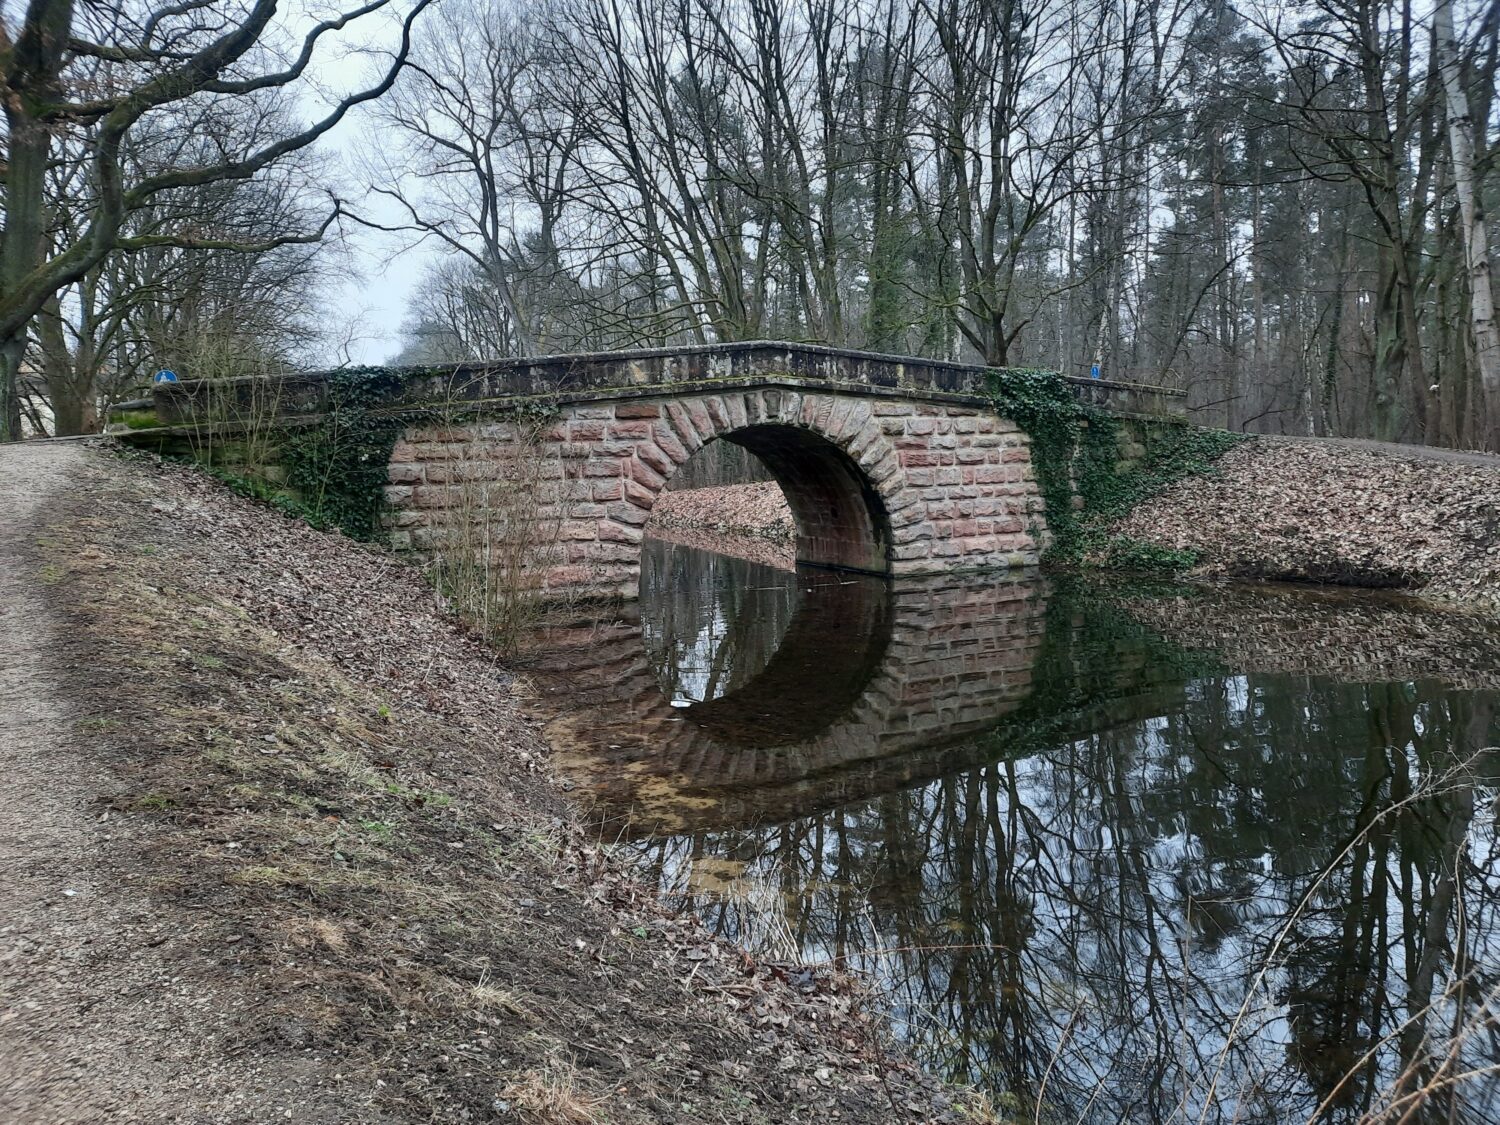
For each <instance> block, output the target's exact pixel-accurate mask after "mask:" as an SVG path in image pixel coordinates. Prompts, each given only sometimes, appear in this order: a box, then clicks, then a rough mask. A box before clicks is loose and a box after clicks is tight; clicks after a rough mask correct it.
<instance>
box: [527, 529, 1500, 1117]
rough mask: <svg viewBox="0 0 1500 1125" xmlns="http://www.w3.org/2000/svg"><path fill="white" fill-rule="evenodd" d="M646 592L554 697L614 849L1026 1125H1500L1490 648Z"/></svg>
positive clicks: (1433, 617)
mask: <svg viewBox="0 0 1500 1125" xmlns="http://www.w3.org/2000/svg"><path fill="white" fill-rule="evenodd" d="M642 565H643V577H642V584H641V598H640V601H639V603H638V604H635V605H631V606H628V607H625V608H624V609H622V610H617V611H613V612H611V613H610V614H609V615H607V616H604V617H601V618H599V619H597V620H587V621H578V622H573V623H572V624H570V625H569V626H567V627H565V628H561V627H560V628H556V629H553V630H551V631H549V632H548V633H547V635H546V637H545V640H544V642H543V644H542V645H541V647H540V649H539V651H538V653H537V654H536V655H535V663H536V667H537V669H538V672H537V675H538V682H539V684H540V686H541V690H542V693H543V697H544V700H550V701H551V702H550V704H549V714H550V715H551V716H552V718H551V721H550V724H549V735H550V737H551V739H552V741H553V744H554V746H555V747H556V748H557V750H558V754H559V760H560V762H561V764H562V767H563V769H564V771H565V773H566V774H567V775H568V776H570V777H571V778H572V780H573V782H574V784H575V793H576V795H577V796H579V797H580V799H581V800H582V801H583V802H584V803H585V805H586V806H587V808H588V809H589V810H590V814H591V815H592V816H593V817H594V818H595V819H596V821H597V824H598V827H599V831H600V832H601V833H602V834H603V835H604V837H605V838H606V839H608V840H610V841H614V842H617V843H618V844H619V845H620V846H621V847H623V848H625V849H628V850H630V851H631V852H633V853H635V854H636V856H637V857H638V859H639V863H640V866H641V871H642V872H643V875H644V877H645V878H647V879H649V880H652V881H654V882H655V883H656V884H657V886H658V887H659V888H660V893H661V895H662V896H663V897H664V898H665V899H666V900H668V901H669V902H671V903H672V904H674V905H677V906H680V907H682V908H684V909H687V910H691V911H693V912H695V913H696V914H698V915H699V916H700V917H701V918H702V919H703V921H704V922H705V924H707V925H708V926H709V927H711V928H712V929H713V930H714V931H715V932H717V933H720V934H722V935H724V936H725V937H726V938H729V939H731V940H733V941H735V942H738V943H741V944H743V945H744V946H746V947H748V948H749V949H751V950H753V951H755V952H756V953H758V954H760V955H762V956H764V957H767V958H774V959H785V960H788V961H792V960H797V961H804V962H823V963H833V964H837V965H839V966H842V967H846V968H849V969H852V970H856V971H858V972H860V973H862V974H864V975H865V976H867V977H868V979H869V980H870V981H872V982H873V984H874V986H875V988H876V989H877V990H878V991H879V993H880V994H881V995H882V996H883V997H884V998H885V1000H886V1003H887V1004H888V1007H889V1011H890V1013H891V1016H892V1019H893V1023H894V1027H895V1029H896V1031H897V1033H898V1034H899V1035H900V1036H901V1037H902V1038H903V1039H904V1040H906V1041H907V1042H908V1043H909V1044H910V1045H911V1047H912V1049H913V1050H914V1051H915V1052H916V1053H917V1054H918V1056H919V1057H920V1058H921V1060H922V1061H923V1062H924V1064H925V1065H927V1066H928V1067H930V1068H932V1069H933V1070H935V1071H937V1072H940V1073H942V1074H944V1075H946V1076H949V1077H952V1078H954V1079H957V1080H963V1081H968V1082H972V1083H975V1084H977V1085H978V1086H980V1087H982V1088H984V1089H985V1090H987V1091H988V1092H989V1093H990V1094H991V1096H992V1097H993V1098H994V1099H995V1101H996V1103H997V1104H998V1105H1000V1106H1002V1107H1004V1108H1006V1109H1008V1110H1009V1111H1010V1112H1011V1113H1013V1114H1015V1115H1016V1116H1017V1117H1018V1119H1021V1120H1025V1121H1032V1120H1038V1121H1042V1122H1075V1121H1077V1122H1094V1121H1098V1122H1117V1121H1129V1122H1136V1121H1139V1122H1150V1123H1157V1122H1162V1123H1165V1122H1215V1123H1218V1122H1231V1121H1236V1122H1281V1121H1305V1120H1318V1121H1340V1122H1342V1121H1351V1122H1352V1121H1357V1120H1360V1119H1361V1117H1362V1116H1363V1115H1365V1114H1367V1113H1373V1112H1374V1111H1377V1110H1381V1109H1382V1108H1383V1107H1394V1111H1393V1112H1392V1113H1391V1115H1390V1118H1389V1119H1390V1120H1393V1121H1394V1120H1411V1121H1462V1122H1470V1121H1500V1076H1497V1073H1496V1067H1497V1065H1500V1029H1497V1022H1496V1021H1497V1005H1500V995H1497V993H1500V853H1497V848H1496V831H1495V830H1496V816H1497V804H1496V799H1497V781H1500V760H1497V757H1500V756H1497V755H1496V754H1494V753H1492V752H1491V751H1489V750H1487V749H1486V748H1487V747H1491V746H1494V745H1495V744H1496V743H1497V742H1500V731H1497V729H1496V714H1495V699H1496V693H1497V691H1500V630H1497V628H1496V627H1495V626H1494V625H1493V624H1491V623H1488V622H1486V621H1484V620H1481V619H1477V618H1473V617H1468V616H1464V615H1459V614H1452V613H1437V612H1434V611H1431V610H1428V609H1423V608H1421V607H1419V606H1417V605H1415V604H1414V603H1411V602H1408V601H1401V600H1395V599H1391V598H1389V597H1376V596H1357V595H1353V594H1347V593H1346V594H1339V595H1333V594H1329V593H1319V592H1315V591H1311V590H1297V589H1287V588H1275V587H1232V586H1231V587H1206V586H1188V585H1181V584H1170V583H1161V584H1147V585H1122V584H1120V583H1118V582H1114V583H1103V582H1095V581H1082V580H1077V579H1071V580H1048V579H1043V578H1035V577H1034V578H1031V579H1029V580H1016V579H1006V578H998V579H997V578H996V577H994V576H992V575H991V576H982V577H981V576H975V577H971V578H963V579H960V578H954V577H951V576H950V577H946V578H943V579H941V580H906V581H902V582H899V583H895V584H891V583H887V582H884V581H880V580H876V579H871V578H864V577H858V576H852V575H840V574H835V573H831V572H818V571H811V570H803V571H792V570H789V569H785V568H782V567H778V566H773V565H765V564H762V563H755V562H750V561H746V560H744V559H739V558H732V557H729V556H725V555H720V554H714V553H711V552H708V551H704V550H700V549H695V548H692V547H687V546H683V545H678V544H673V543H668V542H663V541H657V540H648V542H647V544H646V549H645V554H644V557H643V562H642ZM1422 1088H1427V1089H1428V1090H1430V1091H1435V1093H1433V1095H1432V1096H1431V1097H1429V1098H1427V1099H1426V1100H1424V1101H1421V1102H1420V1108H1415V1109H1414V1110H1413V1112H1412V1113H1411V1115H1410V1116H1409V1117H1405V1118H1403V1117H1402V1113H1403V1112H1404V1111H1405V1110H1407V1109H1412V1108H1413V1107H1414V1106H1418V1104H1419V1103H1418V1101H1417V1100H1416V1099H1415V1098H1414V1097H1413V1093H1414V1091H1417V1090H1419V1089H1422Z"/></svg>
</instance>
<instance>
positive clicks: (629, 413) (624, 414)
mask: <svg viewBox="0 0 1500 1125" xmlns="http://www.w3.org/2000/svg"><path fill="white" fill-rule="evenodd" d="M615 417H616V418H619V419H620V420H621V421H626V420H629V419H633V418H660V417H661V406H660V404H658V403H655V402H622V403H620V404H619V405H617V406H616V407H615Z"/></svg>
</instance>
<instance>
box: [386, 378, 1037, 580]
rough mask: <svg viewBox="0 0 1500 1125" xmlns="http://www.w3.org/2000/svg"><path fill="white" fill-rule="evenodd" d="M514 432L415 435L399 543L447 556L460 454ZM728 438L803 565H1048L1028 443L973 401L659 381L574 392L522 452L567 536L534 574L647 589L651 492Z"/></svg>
mask: <svg viewBox="0 0 1500 1125" xmlns="http://www.w3.org/2000/svg"><path fill="white" fill-rule="evenodd" d="M949 397H950V398H953V399H956V396H949ZM519 440H520V439H519V436H518V428H517V426H516V425H515V424H513V423H505V422H489V423H484V422H479V423H474V424H471V425H468V426H461V427H445V428H441V429H439V428H432V429H427V428H419V429H414V430H412V431H409V432H408V433H407V434H406V435H404V438H403V440H401V441H399V442H398V443H397V444H396V447H395V449H394V450H393V453H392V460H391V466H390V480H391V487H390V488H389V489H388V490H387V496H388V499H389V500H390V503H391V507H392V511H391V515H390V518H389V520H388V526H390V528H391V533H392V540H393V544H394V545H395V546H397V547H398V548H403V547H404V548H408V549H410V550H413V551H415V552H417V553H418V554H419V555H422V554H427V555H430V554H432V553H434V552H435V551H437V550H439V549H441V548H442V547H443V546H444V542H445V537H446V536H450V535H452V534H454V533H455V531H456V529H457V528H459V527H460V526H461V525H462V523H463V521H466V520H471V519H472V518H473V512H472V508H473V503H472V498H470V497H466V495H465V488H466V485H465V481H464V478H465V477H466V476H472V475H474V473H473V471H472V470H468V471H464V472H460V471H456V470H455V469H454V467H453V462H454V460H455V459H457V458H458V457H460V456H461V454H460V453H459V452H457V451H458V450H462V449H472V448H473V447H474V446H475V445H476V444H479V445H481V446H484V445H487V446H489V447H491V448H492V449H493V451H494V453H495V456H496V459H497V460H503V459H504V456H505V455H506V452H507V449H510V451H511V452H512V453H514V452H515V450H514V448H513V447H514V445H515V444H516V443H517V442H518V441H519ZM719 440H724V441H732V442H736V443H738V444H741V445H744V446H745V447H746V448H748V449H750V450H751V451H752V452H753V453H755V454H756V455H757V456H758V457H760V458H761V460H762V461H764V462H765V463H766V465H767V467H768V468H769V469H770V470H771V472H772V473H773V474H774V475H775V476H776V478H777V480H778V482H779V483H780V484H781V487H782V490H783V491H784V492H785V493H786V495H787V500H788V503H789V505H790V507H791V509H792V513H793V516H794V517H795V519H796V521H797V526H798V544H797V558H798V561H799V562H803V563H808V564H812V565H821V566H831V567H840V568H845V569H851V570H861V571H867V572H871V573H876V574H891V575H911V574H935V573H946V572H950V571H961V570H980V569H1000V568H1005V567H1008V566H1015V565H1030V564H1034V563H1035V562H1036V561H1037V554H1038V546H1039V544H1038V543H1037V541H1036V537H1035V535H1034V533H1033V528H1034V526H1035V525H1036V524H1038V523H1039V522H1040V514H1041V507H1042V505H1041V499H1040V496H1039V494H1038V492H1037V489H1036V485H1035V482H1034V480H1033V479H1032V474H1031V467H1030V463H1029V462H1030V451H1029V448H1028V446H1027V442H1026V438H1025V436H1024V435H1023V434H1021V432H1020V431H1019V429H1018V428H1017V427H1016V426H1014V425H1013V424H1012V423H1010V422H1009V421H1007V420H1006V419H1003V418H999V417H997V416H996V415H995V414H994V413H993V411H990V410H988V409H986V408H984V407H981V406H976V405H972V400H968V401H944V400H941V399H938V400H933V399H930V398H929V399H927V400H924V399H921V398H917V397H913V396H910V395H907V394H871V393H869V392H859V391H855V390H845V389H838V390H835V389H833V388H818V389H816V390H811V389H803V388H801V387H800V386H754V387H742V388H733V389H730V388H725V389H722V390H720V389H714V390H696V391H695V390H688V391H685V392H682V393H671V392H668V391H666V390H665V389H662V388H651V390H649V391H644V392H642V393H637V394H631V393H630V392H616V393H614V394H611V395H610V396H607V397H605V396H590V397H587V398H583V397H581V398H580V399H578V400H576V401H572V402H565V403H563V404H562V405H561V407H560V411H559V417H558V419H557V420H556V421H555V422H554V423H552V424H551V425H550V427H549V428H547V429H546V430H545V432H544V434H543V435H542V443H541V448H540V449H538V450H534V451H528V452H527V454H526V455H527V456H534V457H536V458H538V459H539V464H540V469H541V470H542V475H543V478H544V479H543V480H542V481H541V482H540V487H539V489H538V493H537V504H536V508H537V511H538V512H539V513H540V514H541V515H543V516H544V517H545V518H546V519H548V520H551V521H553V523H554V524H555V526H556V527H557V529H558V531H559V535H558V537H557V541H556V542H555V543H550V544H548V546H547V549H546V551H545V552H539V553H538V557H537V562H536V566H535V568H534V569H535V573H536V578H537V580H538V582H539V584H540V585H542V586H543V587H545V589H546V590H547V591H549V592H555V593H556V594H557V595H559V596H573V595H580V594H581V595H592V596H624V597H634V596H635V594H636V592H637V584H638V581H639V572H640V543H641V540H642V539H643V537H644V534H645V531H644V529H645V525H646V522H647V521H648V519H649V518H650V513H651V509H652V508H653V506H654V505H655V503H656V498H657V497H658V496H659V495H660V494H661V492H662V491H663V490H664V489H665V487H666V484H667V481H669V480H670V479H671V478H672V476H673V475H674V474H675V473H676V472H677V470H678V468H679V467H680V466H681V465H682V464H684V463H685V462H686V461H687V460H688V459H689V458H690V457H692V456H693V454H694V453H696V452H697V451H698V450H700V449H702V448H703V447H704V446H705V445H706V444H708V443H710V442H714V441H719ZM481 468H482V466H481ZM479 475H485V474H484V473H480V474H479Z"/></svg>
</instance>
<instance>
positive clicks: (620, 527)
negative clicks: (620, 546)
mask: <svg viewBox="0 0 1500 1125" xmlns="http://www.w3.org/2000/svg"><path fill="white" fill-rule="evenodd" d="M643 538H645V531H644V530H643V529H642V528H640V527H637V526H632V525H630V524H623V523H616V522H615V521H614V520H610V519H605V520H600V521H599V540H600V542H602V543H632V544H638V543H640V541H641V540H642V539H643Z"/></svg>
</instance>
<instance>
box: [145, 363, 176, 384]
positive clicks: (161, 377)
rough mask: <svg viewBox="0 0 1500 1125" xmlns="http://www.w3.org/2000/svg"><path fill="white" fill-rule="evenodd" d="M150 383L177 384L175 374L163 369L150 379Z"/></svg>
mask: <svg viewBox="0 0 1500 1125" xmlns="http://www.w3.org/2000/svg"><path fill="white" fill-rule="evenodd" d="M151 381H152V382H153V383H175V382H177V372H175V371H171V370H169V369H167V368H165V367H163V368H162V369H161V370H160V371H158V372H157V373H156V374H155V375H153V376H152V377H151Z"/></svg>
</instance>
